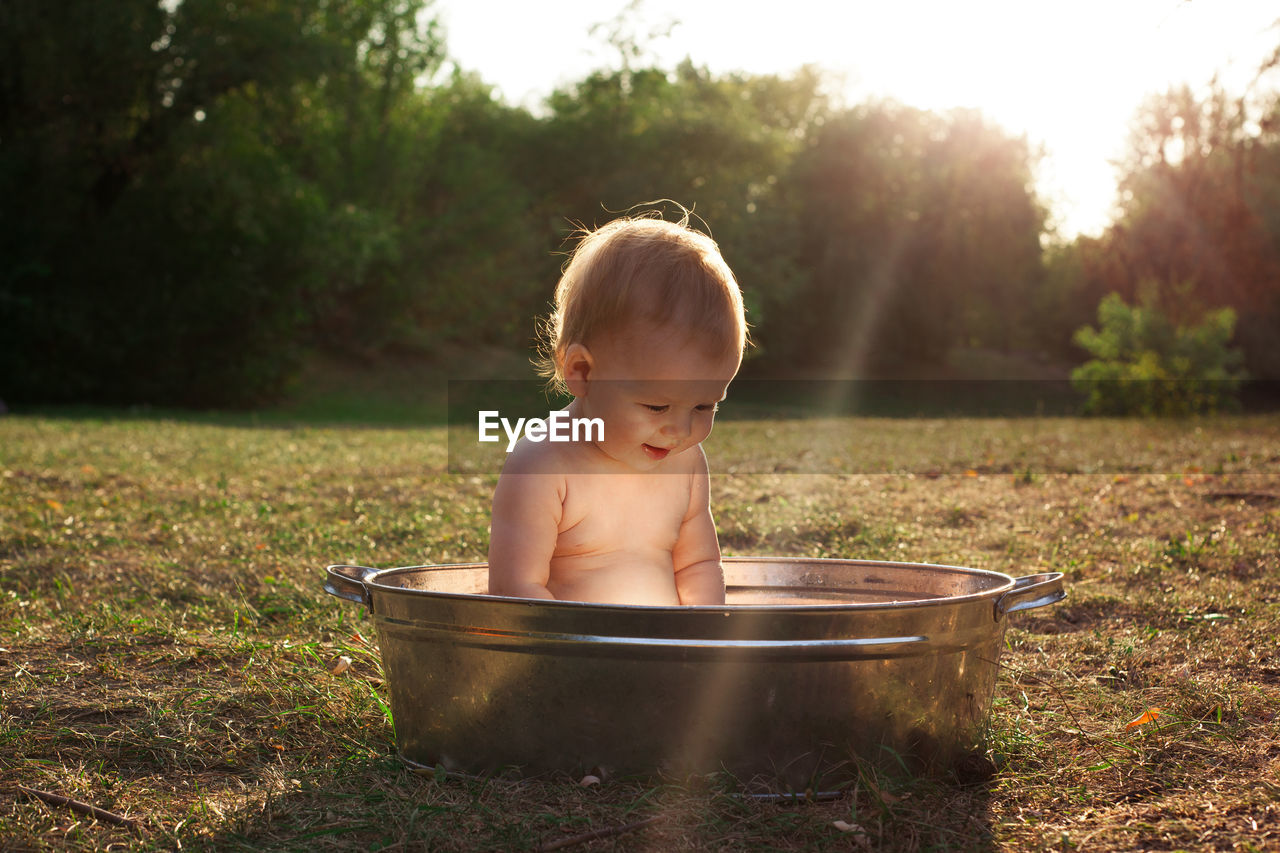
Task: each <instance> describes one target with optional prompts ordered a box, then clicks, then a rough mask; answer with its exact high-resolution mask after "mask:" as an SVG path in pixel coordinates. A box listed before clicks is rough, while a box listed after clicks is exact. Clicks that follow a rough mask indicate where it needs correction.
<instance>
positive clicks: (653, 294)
mask: <svg viewBox="0 0 1280 853" xmlns="http://www.w3.org/2000/svg"><path fill="white" fill-rule="evenodd" d="M688 218H689V217H688V214H687V213H686V215H685V216H684V217H683V219H682V220H681V221H679V222H667V221H666V220H663V219H658V218H649V217H623V218H621V219H615V220H613V221H612V222H609V223H608V224H606V225H603V226H601V227H600V228H597V229H596V230H595V231H586V232H584V233H583V236H582V239H581V240H580V241H579V242H578V245H577V246H576V247H575V248H574V250H573V253H572V256H571V257H570V259H569V262H568V264H566V265H565V268H564V271H563V273H562V274H561V276H560V281H559V283H558V284H557V285H556V294H555V308H554V310H553V311H552V313H551V314H550V316H548V317H547V318H546V319H545V320H544V321H543V322H542V324H541V325H540V327H539V330H538V331H539V339H540V341H539V350H538V357H537V359H536V361H535V363H536V365H537V367H538V373H539V375H541V376H545V377H547V379H548V380H549V381H550V384H551V385H552V386H553V387H555V388H556V389H557V390H560V391H564V390H566V389H565V384H564V372H563V365H564V355H565V352H566V350H568V348H569V346H570V345H571V344H575V343H580V344H583V345H585V346H590V342H591V341H592V340H593V339H594V338H596V337H597V336H599V335H601V334H611V333H617V332H620V331H622V330H623V329H624V328H626V327H627V326H628V325H629V324H632V323H635V322H636V321H637V320H643V321H648V322H650V323H653V324H655V325H658V326H661V327H664V328H665V327H673V328H674V329H675V330H677V331H681V332H685V333H686V334H688V335H689V336H690V337H693V336H694V335H696V337H697V339H698V340H699V341H700V342H701V343H702V344H703V345H704V347H703V348H704V350H705V351H706V352H707V353H708V354H710V355H712V356H718V355H721V354H724V355H728V354H730V353H734V354H736V355H738V356H741V355H742V352H743V350H745V349H746V347H747V344H748V343H749V339H748V334H747V320H746V312H745V310H744V308H743V305H742V292H741V290H739V288H738V282H737V281H736V280H735V279H734V277H733V272H732V271H730V269H729V266H728V264H726V263H725V262H724V258H722V257H721V256H720V249H719V247H718V246H716V243H715V241H714V240H712V239H711V238H710V237H708V236H707V235H706V234H703V233H702V232H700V231H695V230H693V229H692V228H690V227H689V226H688Z"/></svg>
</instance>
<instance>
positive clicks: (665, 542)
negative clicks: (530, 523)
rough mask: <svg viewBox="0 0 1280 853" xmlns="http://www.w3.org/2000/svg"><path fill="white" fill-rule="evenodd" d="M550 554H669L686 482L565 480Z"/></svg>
mask: <svg viewBox="0 0 1280 853" xmlns="http://www.w3.org/2000/svg"><path fill="white" fill-rule="evenodd" d="M567 486H568V487H567V489H566V493H565V501H564V512H563V514H562V516H561V523H560V530H559V535H558V537H557V540H556V551H555V553H556V556H570V555H574V554H587V553H594V552H602V551H606V552H607V551H616V550H648V549H661V550H664V551H670V550H671V549H672V548H673V547H674V546H675V543H676V540H677V539H678V538H679V536H680V526H681V525H682V524H683V522H684V518H685V515H686V514H687V513H688V510H689V495H690V489H691V487H692V478H691V477H689V476H686V475H682V474H650V475H641V476H633V477H606V476H598V475H596V476H592V475H581V476H579V477H574V478H572V479H570V480H569V482H568V484H567Z"/></svg>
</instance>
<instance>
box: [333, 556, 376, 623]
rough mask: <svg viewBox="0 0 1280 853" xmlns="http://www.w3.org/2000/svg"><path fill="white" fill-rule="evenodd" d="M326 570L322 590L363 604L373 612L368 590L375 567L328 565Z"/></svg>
mask: <svg viewBox="0 0 1280 853" xmlns="http://www.w3.org/2000/svg"><path fill="white" fill-rule="evenodd" d="M326 571H327V572H328V573H329V574H328V579H327V580H326V581H325V582H324V591H325V592H327V593H329V594H330V595H336V596H338V598H345V599H346V600H347V601H354V602H355V603H356V604H363V605H364V606H365V607H367V608H369V612H370V613H372V612H373V596H372V594H370V592H369V586H368V584H369V581H371V580H373V576H374V575H376V574H377V573H378V570H377V569H371V568H369V567H368V566H329V568H328V569H326Z"/></svg>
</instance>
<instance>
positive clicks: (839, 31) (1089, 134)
mask: <svg viewBox="0 0 1280 853" xmlns="http://www.w3.org/2000/svg"><path fill="white" fill-rule="evenodd" d="M482 5H485V4H466V3H463V2H461V0H447V2H445V3H442V6H443V8H444V11H445V14H446V21H447V23H448V24H449V32H450V48H451V51H452V52H453V53H454V55H455V56H457V57H458V58H459V60H460V62H461V63H462V64H463V65H464V66H465V67H470V68H474V69H476V70H478V71H479V72H480V73H481V75H482V76H484V77H485V78H486V79H489V80H492V81H494V82H495V83H497V84H498V86H499V88H500V90H501V91H502V92H503V93H504V94H505V95H506V96H507V97H508V98H510V99H512V100H514V101H516V102H524V103H528V102H530V101H531V100H536V93H541V94H545V93H546V92H547V91H549V90H550V89H551V88H553V87H554V86H555V85H557V84H564V83H566V82H569V81H571V80H573V79H576V77H577V76H580V75H581V74H582V73H585V71H586V70H587V69H588V68H590V67H595V66H596V65H598V64H599V63H600V62H601V61H606V57H605V53H604V52H603V51H602V50H601V45H600V43H599V39H598V37H596V38H595V39H594V40H593V38H592V37H590V36H589V35H588V30H589V28H590V25H591V24H593V23H596V22H600V21H604V20H608V19H609V18H611V17H613V16H615V15H617V14H618V13H619V12H620V11H621V10H622V9H623V8H624V7H625V6H627V2H626V0H611V2H595V3H587V2H578V0H572V2H566V3H565V4H564V5H565V7H566V8H565V9H564V11H565V13H566V14H565V15H560V16H557V17H556V19H555V20H554V21H549V20H547V16H545V15H541V14H540V13H536V12H529V13H528V14H527V15H526V12H525V11H522V9H523V8H535V7H526V4H515V3H512V4H510V7H509V9H508V13H507V17H508V18H518V20H509V21H508V24H509V25H510V26H507V27H504V28H503V29H505V30H507V31H510V32H518V33H520V44H512V45H505V46H504V47H503V49H502V50H498V49H497V48H496V47H494V46H493V27H492V20H491V15H490V13H489V12H478V11H474V9H479V8H480V7H481V6H482ZM745 8H747V7H744V6H743V5H742V4H740V3H736V2H729V0H702V2H699V3H687V2H683V0H681V1H680V2H677V0H646V2H644V3H642V4H640V5H639V6H638V7H637V11H636V14H637V15H638V16H639V18H638V20H637V28H638V29H639V30H641V31H645V32H648V31H664V30H665V29H666V26H665V25H667V24H670V23H672V22H677V23H678V25H677V26H675V27H674V29H672V30H671V32H670V35H669V36H667V37H665V38H659V39H656V40H654V41H653V42H652V43H651V44H649V45H647V56H646V59H650V60H653V61H657V62H659V63H661V64H663V65H666V66H674V65H675V64H676V63H678V62H680V61H681V60H683V59H684V58H686V57H689V58H691V59H692V60H693V61H694V62H695V63H697V64H700V65H705V66H707V67H709V68H710V69H712V70H713V71H716V72H722V73H724V72H730V71H746V72H749V73H787V72H789V71H791V70H794V69H796V68H798V67H800V66H802V65H806V64H811V65H816V66H819V67H821V68H824V69H826V70H827V71H828V72H830V74H831V79H832V80H833V81H834V83H833V85H834V88H835V89H836V91H835V94H836V95H838V96H839V97H841V98H842V99H843V100H844V101H845V103H849V104H852V103H857V102H858V101H861V100H865V99H867V98H892V99H895V100H897V101H900V102H902V103H905V104H909V105H912V106H918V107H923V108H927V109H935V110H948V109H952V108H956V107H971V108H976V109H979V110H981V111H982V112H983V113H985V114H986V115H987V116H988V117H990V118H991V119H992V120H994V121H996V122H998V123H1000V124H1001V125H1003V126H1004V127H1005V128H1007V129H1008V130H1009V131H1011V132H1013V133H1016V134H1025V135H1026V136H1027V138H1028V140H1029V142H1030V143H1031V144H1032V146H1033V148H1034V149H1036V150H1040V151H1042V152H1043V155H1044V156H1043V158H1042V160H1041V162H1040V166H1039V169H1038V173H1037V187H1038V190H1039V192H1040V194H1041V197H1042V199H1043V200H1044V201H1045V202H1046V203H1048V205H1049V206H1050V209H1051V210H1052V212H1053V220H1054V223H1055V225H1056V226H1057V228H1058V230H1059V233H1060V234H1062V236H1064V237H1071V236H1074V234H1076V233H1079V232H1085V233H1097V232H1099V231H1101V230H1102V228H1103V227H1105V225H1106V224H1107V222H1108V221H1109V215H1110V211H1111V207H1112V202H1113V198H1114V195H1115V173H1114V169H1113V167H1112V166H1111V165H1110V163H1111V162H1113V161H1115V160H1117V159H1119V158H1120V157H1121V156H1122V155H1123V154H1124V150H1125V142H1126V139H1127V135H1128V127H1129V123H1130V121H1131V119H1132V117H1133V114H1134V111H1135V110H1136V109H1137V108H1138V106H1139V105H1140V104H1141V103H1142V100H1143V99H1144V98H1145V97H1146V96H1147V95H1150V94H1153V93H1158V92H1163V91H1165V90H1167V89H1168V88H1169V87H1170V86H1174V85H1178V84H1181V83H1188V84H1191V85H1192V86H1194V87H1200V86H1203V85H1205V84H1206V83H1207V82H1208V81H1209V80H1210V78H1211V77H1212V76H1213V75H1214V74H1218V75H1219V76H1220V78H1221V79H1222V81H1223V82H1224V84H1226V85H1228V86H1229V87H1230V88H1232V89H1233V90H1235V91H1241V90H1243V89H1244V87H1245V86H1247V85H1248V82H1249V80H1250V79H1251V78H1252V76H1253V74H1254V73H1255V72H1256V71H1257V68H1258V65H1259V63H1260V61H1261V60H1262V58H1263V57H1264V56H1266V55H1267V53H1268V52H1269V51H1270V50H1273V49H1274V48H1275V46H1276V43H1277V40H1278V39H1280V31H1278V30H1277V29H1276V28H1275V27H1274V24H1275V23H1276V20H1277V17H1280V11H1277V10H1276V8H1275V7H1274V5H1273V4H1268V3H1261V2H1239V3H1208V2H1195V3H1192V2H1189V0H1126V2H1124V3H1114V2H1098V0H1082V1H1081V2H1076V3H1053V4H1050V3H1028V2H1025V0H1023V1H1022V2H1011V0H998V2H993V0H974V2H970V3H954V2H921V1H920V0H916V2H901V3H892V4H853V3H835V2H831V0H788V2H787V3H785V4H783V3H778V4H774V5H773V13H772V14H769V13H760V12H757V11H756V7H750V8H751V11H749V12H748V11H744V9H745ZM469 10H471V11H469ZM472 16H475V17H474V18H473V17H472ZM566 20H577V21H579V24H580V25H577V24H575V25H574V26H573V27H568V26H566V24H565V21H566ZM486 45H488V46H486ZM531 69H542V70H541V71H538V72H537V73H536V74H535V73H534V72H533V71H531Z"/></svg>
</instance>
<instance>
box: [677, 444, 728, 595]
mask: <svg viewBox="0 0 1280 853" xmlns="http://www.w3.org/2000/svg"><path fill="white" fill-rule="evenodd" d="M695 452H696V453H697V457H696V458H695V460H694V471H693V487H692V488H691V489H690V490H689V510H688V512H686V513H685V516H684V522H683V523H682V524H681V525H680V536H679V538H677V539H676V545H675V547H674V548H673V549H672V550H671V560H672V563H674V565H675V570H676V592H677V593H678V594H679V595H680V603H681V604H724V568H723V567H722V566H721V564H720V543H719V541H718V540H717V539H716V525H715V522H714V521H712V519H711V480H710V476H709V474H708V472H707V457H706V454H704V453H703V452H702V448H701V447H698V448H696V451H695Z"/></svg>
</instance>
